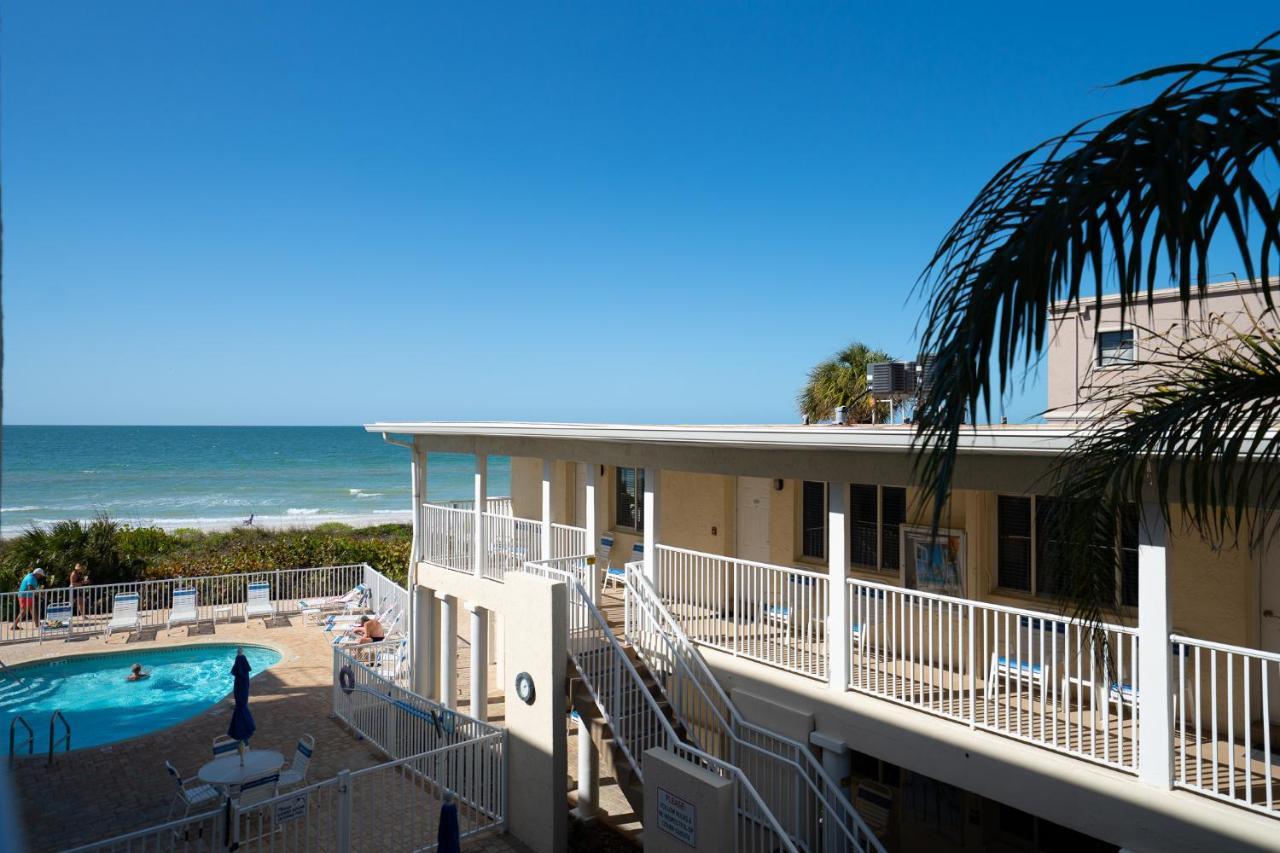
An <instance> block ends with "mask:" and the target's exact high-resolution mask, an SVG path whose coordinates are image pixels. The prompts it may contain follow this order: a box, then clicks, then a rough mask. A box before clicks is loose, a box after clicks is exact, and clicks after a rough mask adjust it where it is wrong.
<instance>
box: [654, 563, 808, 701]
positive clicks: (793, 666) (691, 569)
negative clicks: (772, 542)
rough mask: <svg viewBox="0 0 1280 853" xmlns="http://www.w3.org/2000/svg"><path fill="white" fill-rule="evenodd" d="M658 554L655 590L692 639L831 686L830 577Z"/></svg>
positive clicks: (784, 568)
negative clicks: (828, 644)
mask: <svg viewBox="0 0 1280 853" xmlns="http://www.w3.org/2000/svg"><path fill="white" fill-rule="evenodd" d="M656 553H657V566H656V571H657V577H656V579H655V586H656V587H657V588H658V589H659V590H661V594H662V600H663V603H664V604H665V605H666V606H667V609H669V610H670V611H671V613H672V615H673V616H674V617H675V618H676V620H677V621H678V622H679V623H680V627H681V628H682V629H684V632H685V633H686V634H687V635H688V636H689V637H690V638H691V639H693V640H694V641H696V642H699V643H703V644H705V645H708V646H713V647H715V648H718V649H722V650H724V651H726V652H730V653H732V654H734V655H738V656H740V657H745V658H750V659H752V660H758V661H762V662H764V663H767V664H772V665H773V666H777V667H781V668H783V669H787V670H790V671H792V672H798V673H800V674H801V675H807V676H810V677H812V678H818V679H823V680H825V679H826V677H827V659H828V655H827V638H826V619H827V612H828V601H829V598H828V596H829V591H828V587H829V582H828V578H827V576H826V575H824V574H819V573H817V572H808V571H804V570H802V569H793V568H786V567H783V566H771V565H768V564H766V563H755V562H752V561H750V560H738V559H735V558H732V557H721V556H718V555H715V554H705V553H702V552H699V551H690V550H687V549H685V548H673V547H671V546H669V545H659V546H658V547H657V552H656Z"/></svg>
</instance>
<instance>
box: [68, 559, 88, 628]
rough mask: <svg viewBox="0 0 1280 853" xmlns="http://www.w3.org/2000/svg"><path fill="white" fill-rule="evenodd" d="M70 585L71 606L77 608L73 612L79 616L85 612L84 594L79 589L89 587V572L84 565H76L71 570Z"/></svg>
mask: <svg viewBox="0 0 1280 853" xmlns="http://www.w3.org/2000/svg"><path fill="white" fill-rule="evenodd" d="M68 583H69V585H70V587H71V606H72V607H74V608H75V610H74V611H73V612H74V613H75V614H76V615H77V616H78V615H80V614H81V613H83V612H84V593H82V592H80V591H79V589H80V587H82V586H88V585H89V571H88V570H87V569H86V568H85V567H84V564H83V563H76V567H75V568H74V569H72V570H71V579H70V580H69V581H68Z"/></svg>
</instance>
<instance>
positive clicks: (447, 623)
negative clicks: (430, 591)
mask: <svg viewBox="0 0 1280 853" xmlns="http://www.w3.org/2000/svg"><path fill="white" fill-rule="evenodd" d="M436 598H438V599H440V704H441V705H444V706H445V707H446V708H456V707H458V608H457V603H458V600H457V599H456V598H454V597H453V596H452V595H446V594H445V593H443V592H437V593H436Z"/></svg>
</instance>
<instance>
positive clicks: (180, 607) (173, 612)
mask: <svg viewBox="0 0 1280 853" xmlns="http://www.w3.org/2000/svg"><path fill="white" fill-rule="evenodd" d="M199 621H200V614H199V613H198V612H197V611H196V591H195V590H194V589H175V590H174V591H173V606H172V607H171V608H169V620H168V623H167V624H168V628H169V630H170V631H172V630H173V629H174V628H177V627H179V626H181V625H195V624H196V623H198V622H199Z"/></svg>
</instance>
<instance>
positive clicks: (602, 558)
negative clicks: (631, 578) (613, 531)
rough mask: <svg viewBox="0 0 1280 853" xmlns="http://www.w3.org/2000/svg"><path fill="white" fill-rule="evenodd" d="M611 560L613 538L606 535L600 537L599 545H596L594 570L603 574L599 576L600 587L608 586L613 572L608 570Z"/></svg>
mask: <svg viewBox="0 0 1280 853" xmlns="http://www.w3.org/2000/svg"><path fill="white" fill-rule="evenodd" d="M611 560H613V537H612V536H610V535H609V534H607V533H606V534H604V535H602V536H601V537H600V544H598V545H596V568H597V569H599V570H600V571H601V572H603V574H602V575H601V576H600V582H601V585H602V586H608V585H609V580H610V577H609V576H610V573H611V572H613V569H611V568H609V562H610V561H611ZM623 574H626V573H625V572H624V573H623Z"/></svg>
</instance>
